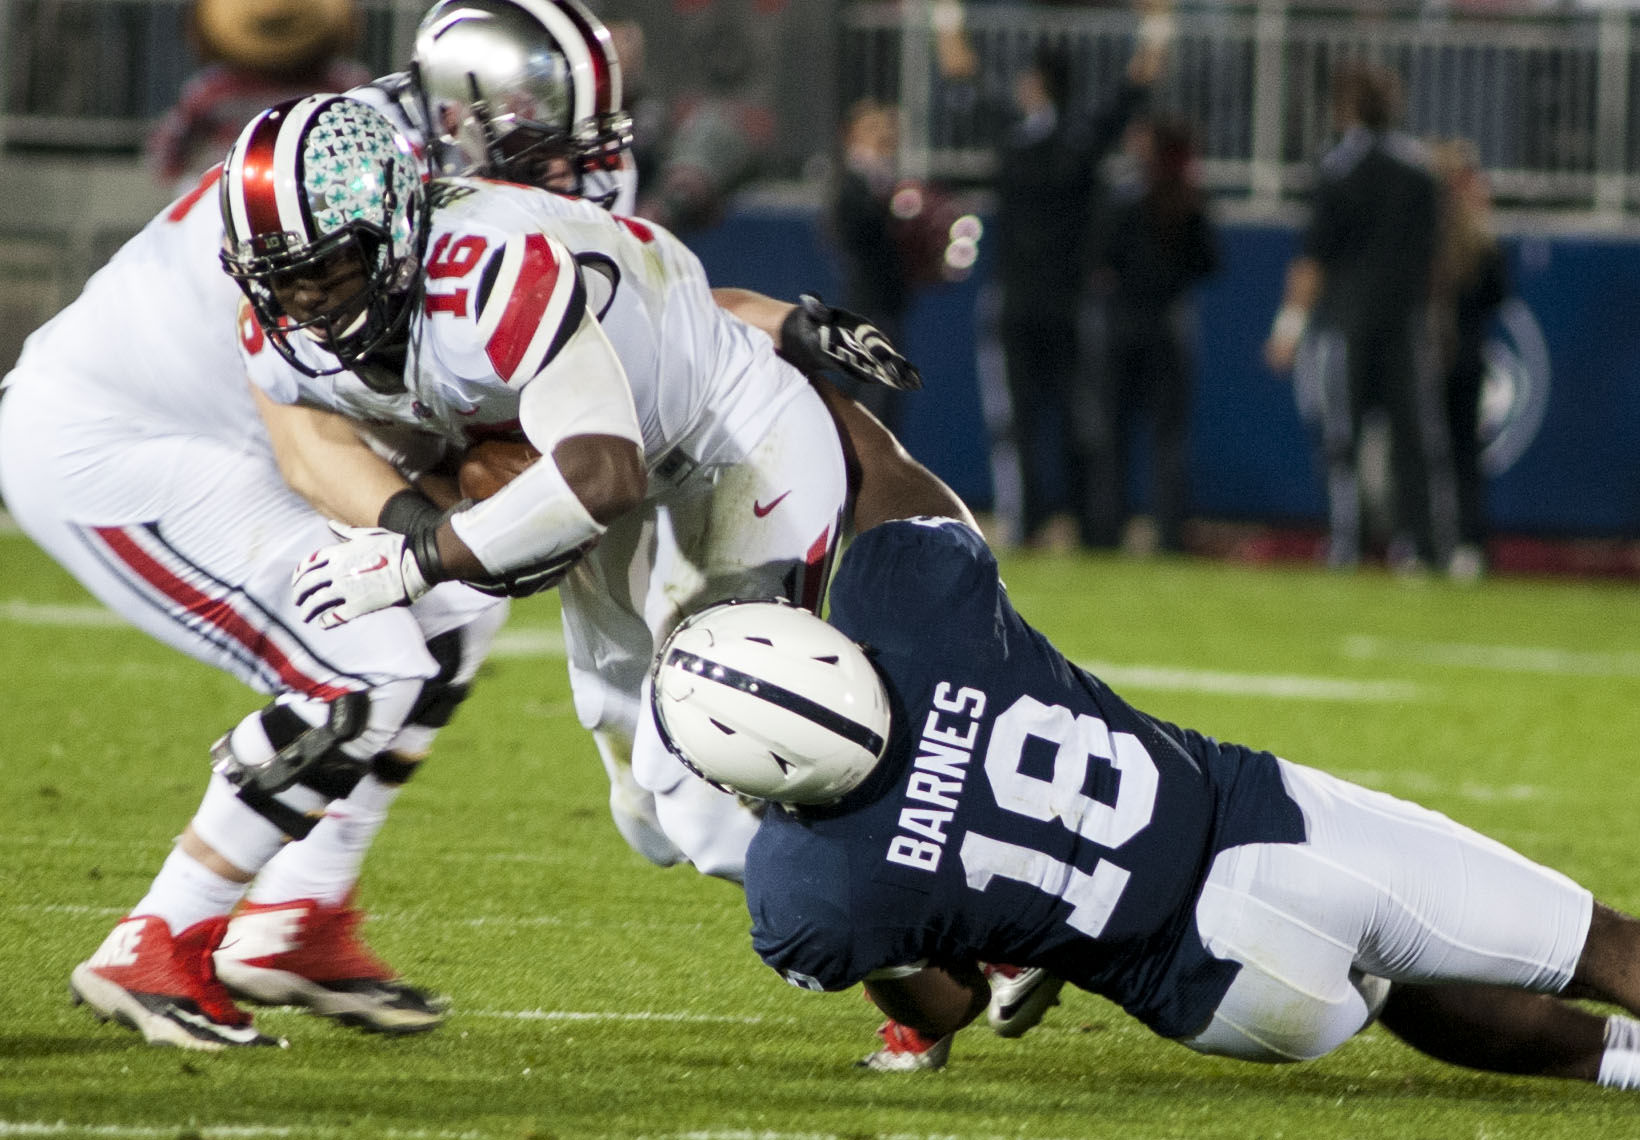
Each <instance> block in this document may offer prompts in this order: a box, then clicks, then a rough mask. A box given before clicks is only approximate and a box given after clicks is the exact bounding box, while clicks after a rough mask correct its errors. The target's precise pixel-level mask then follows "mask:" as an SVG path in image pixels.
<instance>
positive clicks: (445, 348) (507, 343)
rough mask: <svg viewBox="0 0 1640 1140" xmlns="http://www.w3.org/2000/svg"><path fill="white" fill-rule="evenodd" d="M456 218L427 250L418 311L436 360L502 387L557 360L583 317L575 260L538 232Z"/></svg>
mask: <svg viewBox="0 0 1640 1140" xmlns="http://www.w3.org/2000/svg"><path fill="white" fill-rule="evenodd" d="M455 213H456V215H457V216H455V217H451V218H450V219H449V221H450V223H451V224H449V225H445V226H440V227H437V228H436V229H435V231H434V233H433V234H432V241H431V245H430V247H429V249H428V253H427V261H426V268H427V280H426V290H425V293H424V301H423V308H424V313H425V316H426V319H427V321H428V329H429V333H430V336H431V338H432V340H433V343H434V344H435V345H436V351H437V352H438V355H439V356H440V357H442V358H444V359H445V360H446V362H447V363H448V364H449V365H450V366H451V367H452V368H453V369H454V370H455V371H456V372H457V373H459V374H460V375H463V376H466V377H469V378H477V377H479V376H480V375H482V374H484V373H493V374H494V375H495V376H497V377H499V378H500V379H501V381H502V382H503V383H505V384H506V385H507V386H508V387H514V388H516V387H518V386H520V385H522V384H524V383H526V382H528V381H529V380H530V379H532V378H533V377H534V376H535V375H536V374H537V373H539V372H540V371H541V369H543V368H545V367H546V366H547V364H548V363H549V362H551V361H552V359H553V358H554V357H555V356H557V355H558V352H559V350H561V349H562V348H563V346H564V345H565V343H567V342H568V340H569V338H570V337H571V335H573V334H574V332H575V330H576V329H577V328H579V327H580V325H581V322H582V320H583V319H584V318H585V315H586V304H587V302H586V288H585V286H584V285H583V283H582V281H581V277H580V272H579V269H578V268H577V266H576V263H575V258H574V257H573V256H572V255H571V254H570V252H569V250H568V249H566V248H565V247H564V245H563V243H562V242H559V241H558V240H557V239H555V238H551V237H548V236H547V235H546V234H544V233H542V232H541V231H539V230H501V229H497V228H495V227H492V226H486V225H481V224H469V223H468V222H467V221H466V219H465V218H462V217H460V216H459V215H460V213H461V211H456V212H455Z"/></svg>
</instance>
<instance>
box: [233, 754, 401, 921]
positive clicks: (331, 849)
mask: <svg viewBox="0 0 1640 1140" xmlns="http://www.w3.org/2000/svg"><path fill="white" fill-rule="evenodd" d="M402 786H403V785H400V784H384V783H382V782H381V781H380V780H378V779H376V777H374V776H366V777H365V778H364V779H362V780H360V781H359V783H358V786H357V787H355V788H354V789H353V791H352V792H351V793H350V794H349V795H348V796H347V797H346V798H345V799H339V800H332V801H331V803H330V806H329V807H327V808H326V809H325V818H324V819H323V820H321V821H320V823H319V826H318V827H315V828H314V829H313V831H312V832H310V833H309V834H308V837H307V838H306V839H303V840H301V841H300V842H298V843H291V844H289V845H287V846H286V847H285V849H284V850H283V851H281V852H279V854H277V855H275V856H274V857H273V859H272V860H271V861H270V862H269V863H268V865H267V866H266V867H264V868H263V869H262V873H261V874H260V875H258V876H257V877H256V884H255V885H254V886H253V887H251V893H250V901H251V902H254V903H280V902H289V901H291V900H292V899H317V900H318V901H319V902H321V903H324V904H325V905H327V906H335V905H337V904H338V903H340V902H341V901H342V900H343V899H345V898H347V896H348V894H349V892H351V891H352V890H353V886H354V884H355V883H357V882H358V881H359V871H360V869H361V868H362V867H363V866H364V857H365V852H367V851H369V850H370V844H371V842H372V841H373V840H374V839H375V838H376V833H377V832H378V831H380V830H381V829H382V824H384V823H386V822H387V809H388V808H389V807H391V806H392V803H393V801H394V800H395V799H396V798H398V794H399V790H400V788H401V787H402Z"/></svg>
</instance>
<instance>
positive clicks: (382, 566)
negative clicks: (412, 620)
mask: <svg viewBox="0 0 1640 1140" xmlns="http://www.w3.org/2000/svg"><path fill="white" fill-rule="evenodd" d="M779 501H780V500H778V499H776V500H775V502H779ZM386 569H387V555H385V554H384V555H382V556H381V557H380V558H378V559H376V561H374V562H372V563H371V564H370V565H369V566H361V567H359V570H358V573H360V574H374V573H375V572H376V571H378V570H386Z"/></svg>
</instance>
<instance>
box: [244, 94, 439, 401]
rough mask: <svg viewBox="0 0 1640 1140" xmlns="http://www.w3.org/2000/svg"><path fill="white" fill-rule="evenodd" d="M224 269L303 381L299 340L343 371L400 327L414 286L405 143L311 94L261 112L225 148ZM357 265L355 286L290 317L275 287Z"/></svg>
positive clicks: (414, 219)
mask: <svg viewBox="0 0 1640 1140" xmlns="http://www.w3.org/2000/svg"><path fill="white" fill-rule="evenodd" d="M221 182H222V185H221V208H222V225H223V237H222V265H223V268H225V269H226V270H227V272H228V275H229V276H231V277H232V278H233V279H234V280H235V281H237V282H238V283H239V287H240V288H241V289H242V290H244V293H245V296H246V297H248V298H249V299H250V303H251V307H252V308H253V309H254V310H255V311H256V319H257V321H258V323H259V324H260V325H261V326H262V329H263V331H264V332H266V333H267V335H268V338H269V339H270V340H271V341H272V342H273V345H274V347H275V348H277V349H278V350H279V353H280V355H282V356H283V357H284V358H285V359H286V360H288V361H289V362H290V363H291V364H292V365H293V366H294V367H296V368H298V369H300V370H301V371H303V372H306V373H308V374H309V375H314V374H315V373H314V370H313V369H311V368H309V367H308V366H307V365H305V364H303V363H302V362H301V360H299V359H298V358H297V356H296V355H295V352H294V351H293V349H292V348H291V346H290V344H289V338H290V337H291V336H292V335H294V334H296V333H298V332H305V333H306V334H308V335H309V336H311V337H312V338H313V339H314V340H316V341H318V342H319V343H321V344H323V345H324V347H325V348H327V349H328V350H329V351H330V352H331V353H333V354H334V355H335V356H336V358H337V360H338V361H339V362H340V363H339V366H338V367H337V368H335V369H332V370H331V371H341V370H342V369H343V368H348V367H351V366H352V365H353V364H355V363H357V362H358V361H359V360H360V359H361V358H362V357H364V356H365V355H367V354H368V353H369V352H371V351H372V350H373V349H376V348H379V347H381V346H382V345H384V344H385V343H386V342H387V341H388V340H389V339H391V338H392V337H393V336H394V334H396V333H398V332H399V331H401V330H402V329H403V328H404V327H405V326H406V323H407V321H408V317H409V313H410V307H411V304H410V303H411V301H412V300H413V298H414V296H415V287H416V285H417V284H418V283H419V282H420V279H421V245H422V242H423V240H424V237H425V235H424V232H423V231H424V229H425V227H424V225H423V209H424V202H423V197H422V186H421V176H420V169H419V166H418V164H417V162H416V159H415V156H414V155H413V153H412V152H411V148H410V144H409V142H408V141H407V140H406V139H405V138H404V136H403V135H401V134H399V132H398V131H397V130H396V129H395V128H394V127H393V124H392V123H391V122H389V121H388V120H387V118H386V117H385V116H383V115H382V113H381V112H380V111H377V110H376V109H375V108H374V107H371V106H369V105H368V104H366V103H361V102H359V101H358V100H356V99H349V98H347V97H345V96H341V95H309V96H307V97H306V98H304V99H293V100H290V101H288V102H285V103H280V104H278V105H277V106H274V107H270V108H269V109H268V110H266V111H263V112H262V113H261V114H260V115H257V116H256V118H254V119H252V120H251V121H250V123H249V124H248V125H247V126H246V127H245V129H244V131H243V132H242V133H241V134H240V136H239V138H238V139H237V140H236V141H235V142H234V144H233V147H232V148H231V149H230V150H229V151H228V157H227V159H226V160H225V161H224V163H223V167H222V179H221ZM343 257H352V258H355V259H356V260H357V261H358V263H359V265H360V267H361V268H362V270H363V281H364V284H363V287H362V288H361V289H360V290H359V291H358V292H357V293H355V294H354V295H353V296H351V297H348V298H346V299H345V300H343V301H341V302H340V303H338V304H336V305H335V306H334V307H333V308H332V309H331V310H330V311H328V312H324V313H320V314H319V315H317V316H315V317H312V318H311V319H308V320H304V321H297V320H295V319H293V318H292V317H291V316H290V315H289V314H287V313H286V312H285V310H284V307H283V305H282V304H281V303H280V301H279V299H278V297H277V296H276V295H275V290H274V284H275V282H278V281H281V280H289V279H291V278H297V277H302V276H313V275H320V276H322V275H323V272H324V267H325V266H326V265H327V264H330V263H332V262H333V260H334V259H338V258H343Z"/></svg>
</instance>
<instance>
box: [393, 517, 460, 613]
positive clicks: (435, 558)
mask: <svg viewBox="0 0 1640 1140" xmlns="http://www.w3.org/2000/svg"><path fill="white" fill-rule="evenodd" d="M404 548H405V551H406V552H407V553H408V554H409V555H410V560H411V561H412V562H413V563H414V564H415V569H416V572H417V573H419V574H420V575H421V590H420V592H421V593H422V594H425V593H426V592H427V591H428V590H429V589H430V588H431V587H433V586H436V585H438V584H439V583H440V582H442V581H444V580H445V579H446V578H448V577H449V576H450V575H449V574H447V573H445V570H444V559H443V558H441V557H440V556H439V552H438V527H437V526H424V527H421V528H420V529H418V530H414V531H411V532H410V533H409V534H407V535H406V536H405V539H404ZM405 577H406V580H407V581H408V578H409V576H408V575H406V576H405ZM410 586H411V590H412V596H413V597H414V596H419V595H416V594H415V593H414V586H415V584H414V583H410Z"/></svg>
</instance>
